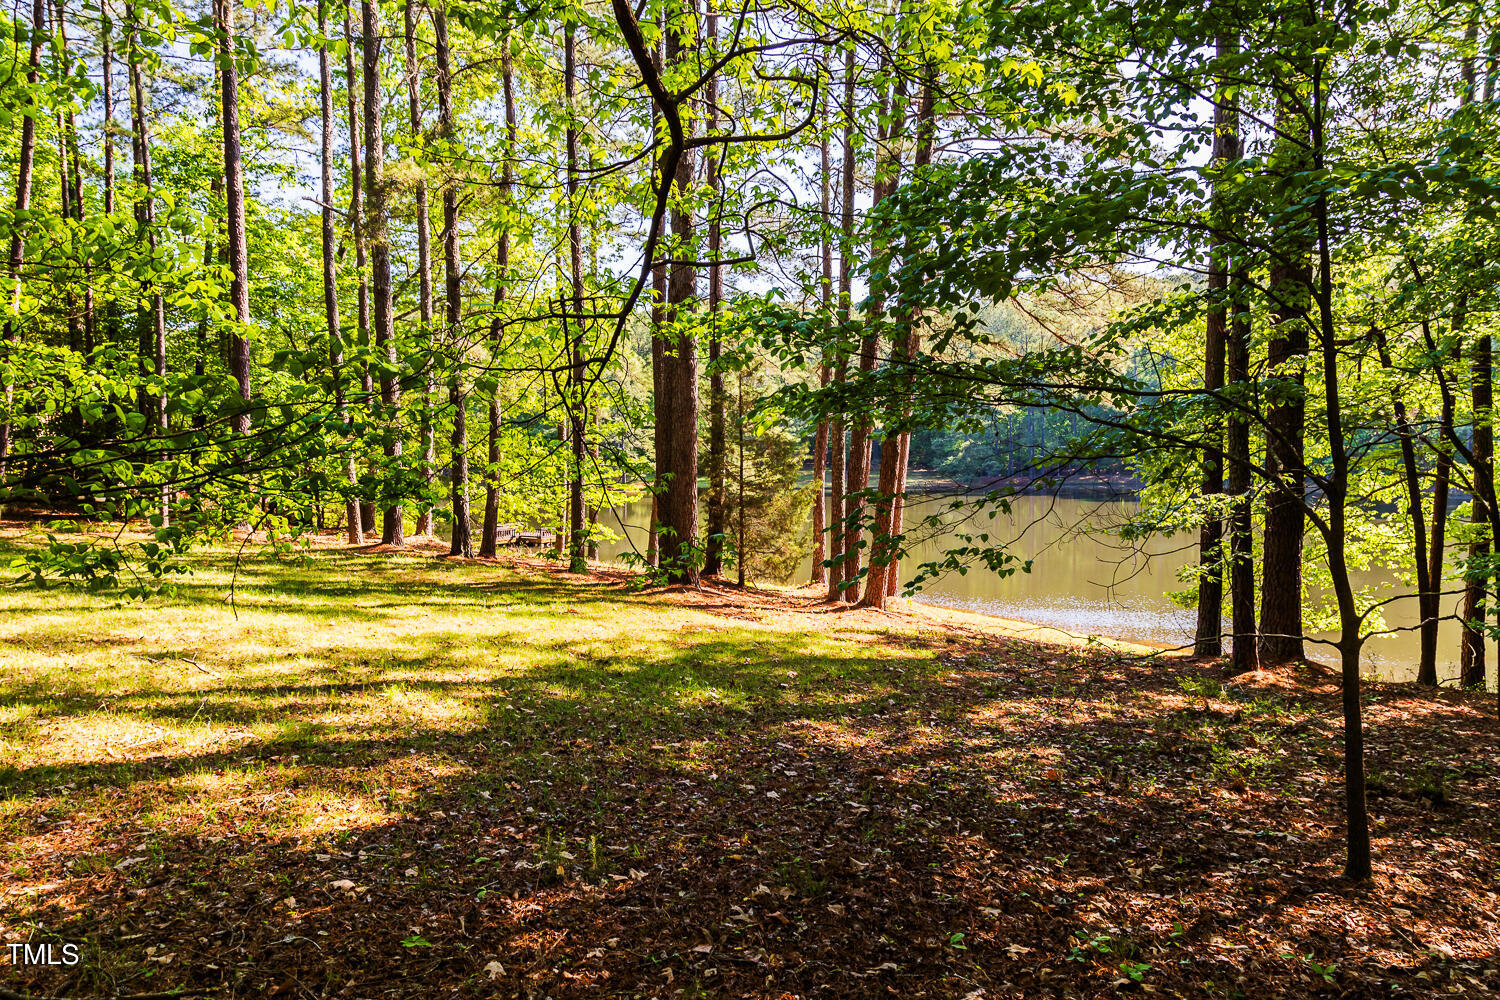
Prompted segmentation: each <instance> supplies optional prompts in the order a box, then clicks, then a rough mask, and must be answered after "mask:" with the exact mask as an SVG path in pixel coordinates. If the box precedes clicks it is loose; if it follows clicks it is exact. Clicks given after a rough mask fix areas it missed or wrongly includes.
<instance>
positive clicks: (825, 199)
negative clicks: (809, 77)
mask: <svg viewBox="0 0 1500 1000" xmlns="http://www.w3.org/2000/svg"><path fill="white" fill-rule="evenodd" d="M831 161H832V157H830V155H829V150H828V88H827V87H820V88H819V89H818V207H819V209H820V214H819V216H818V234H819V236H818V240H819V243H820V244H821V247H820V250H821V252H820V254H819V256H820V257H821V258H822V262H823V277H822V280H821V282H820V283H819V288H820V290H821V292H822V302H823V316H824V321H825V322H829V321H831V318H832V316H833V240H831V239H830V238H829V230H828V227H829V220H830V218H831V216H830V214H829V213H830V212H831V211H832V209H833V198H832V190H833V164H832V162H831ZM828 359H829V354H828V352H827V351H826V350H825V351H824V352H823V363H822V364H821V365H819V366H818V388H820V389H827V388H828V383H829V381H830V380H831V379H832V377H833V369H832V367H831V366H830V365H829V363H828ZM828 439H829V426H828V420H827V418H826V417H825V418H823V419H820V420H819V421H818V428H817V430H816V431H815V432H814V434H813V511H812V521H813V559H812V580H811V582H812V584H813V585H814V586H816V585H818V584H825V583H827V581H828V568H827V567H826V566H824V565H823V563H824V562H825V561H826V560H827V559H828V542H829V531H828V528H829V524H830V521H829V518H828V517H827V516H825V514H826V511H827V510H828V507H827V504H828V503H830V502H831V501H829V500H828V499H827V494H828V484H827V480H828Z"/></svg>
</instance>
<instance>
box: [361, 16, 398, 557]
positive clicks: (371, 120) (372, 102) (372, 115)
mask: <svg viewBox="0 0 1500 1000" xmlns="http://www.w3.org/2000/svg"><path fill="white" fill-rule="evenodd" d="M360 10H361V15H362V21H363V31H362V34H363V35H364V62H365V65H364V84H365V120H364V125H365V200H366V204H367V208H368V219H367V220H366V221H367V230H368V235H369V248H370V285H371V289H370V291H371V299H372V304H373V306H374V308H373V309H372V310H371V312H372V316H371V321H372V323H373V324H374V331H375V349H376V350H377V351H380V352H381V353H382V354H384V358H383V360H384V362H385V370H384V371H383V372H381V375H380V401H381V403H382V404H383V408H384V410H385V413H384V423H385V456H386V458H387V459H388V460H389V466H390V471H392V472H395V473H397V474H398V475H399V471H398V470H399V467H400V464H401V462H400V459H401V420H400V417H401V383H400V381H399V380H398V379H397V378H396V364H397V355H396V331H395V320H394V317H393V316H392V310H391V245H390V221H389V219H388V217H387V209H386V191H385V133H384V129H383V127H382V124H381V120H380V112H381V105H382V101H381V95H380V52H381V46H382V39H381V34H380V32H381V25H380V0H361V3H360ZM380 541H381V543H382V544H384V545H405V544H406V528H405V525H404V524H403V523H402V504H401V502H400V500H399V499H398V500H395V501H394V502H392V503H391V504H390V505H389V506H387V507H386V509H385V517H384V523H383V524H382V525H381V533H380Z"/></svg>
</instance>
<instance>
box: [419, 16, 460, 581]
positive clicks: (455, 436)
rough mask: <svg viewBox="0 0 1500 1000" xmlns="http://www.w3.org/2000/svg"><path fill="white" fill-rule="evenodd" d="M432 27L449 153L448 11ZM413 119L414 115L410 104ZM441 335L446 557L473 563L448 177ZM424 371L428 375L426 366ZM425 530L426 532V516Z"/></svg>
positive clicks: (454, 199)
mask: <svg viewBox="0 0 1500 1000" xmlns="http://www.w3.org/2000/svg"><path fill="white" fill-rule="evenodd" d="M407 10H408V11H409V10H411V4H410V3H408V4H407ZM432 27H433V32H434V34H435V36H436V38H435V43H436V49H437V64H438V74H437V87H438V121H439V128H440V129H441V130H442V134H443V139H444V140H445V141H446V142H447V143H448V145H449V147H450V148H451V147H452V146H453V144H454V143H455V142H456V141H457V138H458V135H457V130H456V128H455V127H454V120H453V67H452V65H451V53H450V50H449V47H448V11H447V8H446V6H445V5H444V4H443V3H439V4H438V5H437V7H436V8H435V9H434V10H433V11H432ZM411 36H412V26H411V24H410V22H408V24H407V38H408V39H410V38H411ZM409 44H410V43H408V46H409ZM407 58H408V63H411V62H413V57H412V53H411V49H410V47H408V50H407ZM413 114H414V115H415V104H413ZM443 335H444V340H445V341H446V342H447V345H448V348H449V349H450V351H451V352H452V358H451V362H450V363H451V364H452V366H453V368H452V371H451V372H450V373H449V376H448V405H449V406H450V407H451V408H452V409H453V433H452V436H451V437H450V438H449V444H450V446H451V448H452V451H451V454H452V463H451V465H450V467H449V470H448V472H449V479H450V480H451V482H450V488H451V497H452V502H453V511H452V513H453V537H452V539H451V540H450V542H449V545H448V554H449V555H450V556H462V557H463V558H465V559H472V558H473V557H474V540H473V538H472V537H471V533H470V527H469V415H468V405H469V398H468V393H467V392H466V391H465V388H464V364H463V360H464V356H465V353H466V352H465V350H464V348H465V344H464V331H463V270H462V266H461V264H460V261H459V255H458V181H457V179H455V178H453V177H449V178H448V179H447V180H445V181H444V182H443ZM428 371H429V373H430V372H431V371H432V369H431V366H430V365H429V367H428ZM429 378H431V375H430V374H429ZM429 421H430V417H429ZM429 428H430V423H429ZM429 433H431V432H430V430H429ZM428 527H429V530H431V514H430V512H429V514H428Z"/></svg>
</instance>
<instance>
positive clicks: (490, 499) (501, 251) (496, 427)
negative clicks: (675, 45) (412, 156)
mask: <svg viewBox="0 0 1500 1000" xmlns="http://www.w3.org/2000/svg"><path fill="white" fill-rule="evenodd" d="M502 44H503V45H504V48H503V49H502V50H501V53H500V80H501V90H502V91H503V92H504V95H505V159H504V161H503V162H502V164H501V167H500V204H501V207H502V211H503V212H504V213H505V219H504V222H503V225H501V227H500V239H499V242H498V243H497V245H496V248H495V316H494V318H493V319H492V320H491V321H490V361H491V363H492V364H493V363H494V362H496V361H497V360H498V359H499V357H500V352H501V351H502V350H503V349H504V344H503V343H502V339H501V338H502V331H503V330H504V316H503V313H502V309H503V307H504V304H505V299H506V290H507V287H508V285H509V283H510V224H511V223H510V211H511V209H512V207H513V206H512V203H511V198H512V196H513V186H514V184H515V165H514V164H515V150H516V129H517V126H516V88H515V76H514V71H513V70H512V68H511V63H510V36H509V35H508V34H507V35H506V37H505V39H504V41H503V42H502ZM500 419H501V412H500V380H499V379H498V378H497V379H496V380H495V388H494V390H493V391H492V392H491V393H490V407H489V453H488V456H487V457H488V461H489V464H488V468H487V469H486V472H485V484H484V527H483V529H482V530H481V532H480V538H479V554H480V555H481V556H487V557H489V558H494V556H495V546H496V536H497V534H498V533H499V530H500V472H499V469H500Z"/></svg>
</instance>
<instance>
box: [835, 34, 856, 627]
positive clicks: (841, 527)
mask: <svg viewBox="0 0 1500 1000" xmlns="http://www.w3.org/2000/svg"><path fill="white" fill-rule="evenodd" d="M854 59H855V52H854V46H853V45H850V46H849V48H848V49H847V50H846V52H845V53H844V106H843V116H844V135H843V164H842V168H843V169H842V174H843V176H842V178H841V180H840V182H839V183H840V194H841V196H842V197H841V198H840V223H839V228H840V232H839V312H838V318H839V326H840V328H841V336H840V339H842V335H843V334H844V333H847V332H848V329H849V320H850V315H851V313H852V311H853V298H854V261H853V259H852V258H853V254H854V185H855V183H856V181H857V174H856V171H855V163H854V69H855V62H854ZM848 365H849V359H848V357H847V356H846V355H845V354H844V352H843V351H842V350H841V349H840V350H839V352H838V358H837V360H836V362H835V367H834V372H833V380H834V382H835V383H841V382H843V381H844V380H845V378H846V375H847V371H848ZM845 417H846V414H845V413H844V412H843V409H842V404H841V409H840V412H839V413H837V414H836V415H835V416H834V418H833V419H832V420H831V421H829V425H830V426H829V436H830V438H831V439H832V441H831V444H830V446H831V447H832V449H833V469H832V470H831V473H832V474H831V478H832V480H833V503H832V505H831V506H832V510H830V512H829V513H830V517H829V521H830V523H831V524H832V526H833V533H834V534H836V535H837V536H838V540H837V541H836V542H835V543H833V545H834V550H835V551H834V553H833V556H834V563H835V565H834V567H833V572H832V573H830V574H829V577H828V597H829V599H830V600H835V601H843V600H846V599H852V595H851V594H850V593H849V591H848V581H849V580H851V579H853V573H854V572H856V571H857V560H858V552H857V550H856V548H855V543H856V542H857V541H858V532H857V530H856V531H854V532H851V530H850V527H849V513H850V505H851V501H850V500H849V493H850V491H851V490H852V489H853V486H852V478H851V476H850V469H849V466H850V465H851V464H852V456H846V454H845V450H844V449H845V436H844V435H845V433H846V430H845Z"/></svg>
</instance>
